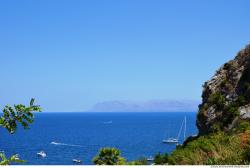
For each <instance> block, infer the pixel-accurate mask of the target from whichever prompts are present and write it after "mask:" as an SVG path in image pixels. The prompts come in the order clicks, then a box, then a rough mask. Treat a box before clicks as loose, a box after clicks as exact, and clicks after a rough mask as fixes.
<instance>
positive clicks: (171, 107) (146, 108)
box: [89, 100, 200, 112]
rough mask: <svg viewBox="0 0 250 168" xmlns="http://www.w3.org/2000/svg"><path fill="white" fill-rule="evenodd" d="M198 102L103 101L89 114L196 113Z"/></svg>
mask: <svg viewBox="0 0 250 168" xmlns="http://www.w3.org/2000/svg"><path fill="white" fill-rule="evenodd" d="M199 103H200V102H199V101H193V100H180V101H177V100H151V101H146V102H130V101H105V102H101V103H97V104H95V105H94V106H93V107H92V109H90V110H89V111H91V112H196V111H197V110H198V105H199Z"/></svg>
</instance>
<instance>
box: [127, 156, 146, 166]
mask: <svg viewBox="0 0 250 168" xmlns="http://www.w3.org/2000/svg"><path fill="white" fill-rule="evenodd" d="M127 164H128V165H147V164H148V161H147V158H145V157H141V158H139V159H138V160H135V161H132V162H128V163H127Z"/></svg>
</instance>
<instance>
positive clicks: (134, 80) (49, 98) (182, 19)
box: [0, 0, 250, 111]
mask: <svg viewBox="0 0 250 168" xmlns="http://www.w3.org/2000/svg"><path fill="white" fill-rule="evenodd" d="M249 8H250V1H248V0H239V1H228V0H220V1H218V0H210V1H200V0H189V1H184V0H183V1H180V0H123V1H122V0H105V1H103V0H98V1H97V0H84V1H81V0H67V1H66V0H36V1H34V0H25V1H20V0H5V1H1V2H0V61H1V66H0V76H1V83H0V94H1V98H0V107H1V108H2V107H3V106H4V105H5V104H14V103H25V104H27V103H28V102H29V100H30V98H31V97H34V98H36V100H37V102H38V103H39V104H40V105H41V106H42V107H43V109H44V111H83V110H87V109H89V108H90V107H91V106H92V105H94V104H95V103H97V102H102V101H109V100H129V101H147V100H155V99H175V100H180V99H190V100H200V96H201V91H202V87H201V86H202V84H203V83H204V82H205V81H206V80H208V79H209V78H210V77H211V76H212V75H213V74H214V72H215V70H216V69H218V68H219V67H220V66H221V65H222V64H223V63H225V62H226V61H228V60H229V59H232V58H233V57H234V56H235V55H236V53H237V52H238V51H239V50H240V49H241V48H243V47H244V46H245V45H246V44H247V43H249V42H250V31H249V30H250V13H249Z"/></svg>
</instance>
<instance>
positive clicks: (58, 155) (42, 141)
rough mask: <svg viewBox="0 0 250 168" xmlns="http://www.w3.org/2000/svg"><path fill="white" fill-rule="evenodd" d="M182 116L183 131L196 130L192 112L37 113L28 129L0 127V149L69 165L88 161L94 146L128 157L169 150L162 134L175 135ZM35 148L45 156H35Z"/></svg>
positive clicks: (170, 146)
mask: <svg viewBox="0 0 250 168" xmlns="http://www.w3.org/2000/svg"><path fill="white" fill-rule="evenodd" d="M184 116H186V117H187V131H186V134H187V136H190V135H194V134H197V128H196V125H195V121H196V113H194V112H187V113H184V112H180V113H177V112H175V113H174V112H173V113H171V112H166V113H163V112H161V113H160V112H159V113H157V112H145V113H144V112H143V113H142V112H140V113H139V112H137V113H131V112H129V113H125V112H124V113H118V112H117V113H92V112H91V113H90V112H89V113H87V112H84V113H38V114H36V115H35V122H34V123H33V124H32V125H31V126H30V129H28V130H24V129H22V127H18V130H17V131H16V133H15V134H14V135H10V134H9V133H8V132H7V131H6V130H4V129H2V128H1V129H0V136H1V137H0V150H1V151H5V154H6V155H7V156H10V155H13V154H15V153H18V154H19V155H20V158H21V159H23V160H26V161H27V162H26V163H25V164H29V165H73V164H74V163H73V162H72V159H80V160H82V161H83V163H82V164H92V162H91V160H92V158H93V157H94V156H95V155H96V154H97V153H98V150H99V149H100V148H102V147H116V148H118V149H119V150H120V151H121V155H122V156H123V157H125V158H126V159H127V160H128V161H131V160H135V159H138V158H140V157H150V156H154V155H155V154H156V153H158V152H161V153H165V152H167V153H171V152H172V151H173V150H174V149H175V147H176V146H175V144H164V143H162V140H163V139H166V138H168V137H177V134H178V132H179V129H180V126H181V123H182V121H183V119H184ZM181 141H182V142H183V132H182V134H181ZM41 150H44V151H45V152H46V153H47V157H45V158H40V157H38V156H37V154H36V153H37V152H39V151H41Z"/></svg>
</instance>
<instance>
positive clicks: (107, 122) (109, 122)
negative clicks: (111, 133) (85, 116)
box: [103, 121, 113, 124]
mask: <svg viewBox="0 0 250 168" xmlns="http://www.w3.org/2000/svg"><path fill="white" fill-rule="evenodd" d="M112 123H113V121H105V122H103V124H112Z"/></svg>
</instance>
